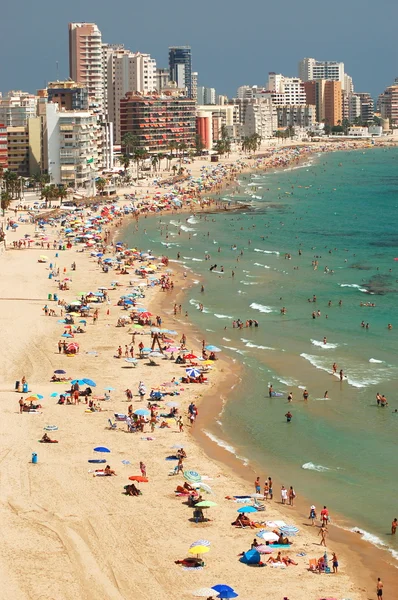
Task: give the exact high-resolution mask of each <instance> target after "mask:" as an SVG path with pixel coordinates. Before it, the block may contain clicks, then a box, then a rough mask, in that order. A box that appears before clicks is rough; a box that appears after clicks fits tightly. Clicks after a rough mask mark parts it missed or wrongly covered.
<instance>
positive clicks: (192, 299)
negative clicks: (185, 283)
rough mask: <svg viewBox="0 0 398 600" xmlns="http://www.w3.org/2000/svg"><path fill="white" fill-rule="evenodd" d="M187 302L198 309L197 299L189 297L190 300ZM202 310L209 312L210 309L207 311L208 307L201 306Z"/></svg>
mask: <svg viewBox="0 0 398 600" xmlns="http://www.w3.org/2000/svg"><path fill="white" fill-rule="evenodd" d="M189 304H190V305H191V306H194V307H195V308H197V309H198V310H200V303H199V302H198V301H197V300H195V298H191V299H190V301H189ZM202 312H204V313H209V312H210V311H209V309H207V308H206V307H203V311H202Z"/></svg>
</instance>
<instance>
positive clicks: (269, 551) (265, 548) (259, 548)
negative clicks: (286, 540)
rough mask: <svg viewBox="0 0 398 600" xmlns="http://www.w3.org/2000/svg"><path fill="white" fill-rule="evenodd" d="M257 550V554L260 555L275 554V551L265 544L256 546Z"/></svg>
mask: <svg viewBox="0 0 398 600" xmlns="http://www.w3.org/2000/svg"><path fill="white" fill-rule="evenodd" d="M256 550H257V552H260V554H272V553H273V549H272V548H270V547H269V546H266V545H265V544H260V545H259V546H256Z"/></svg>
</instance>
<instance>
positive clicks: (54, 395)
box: [50, 392, 61, 398]
mask: <svg viewBox="0 0 398 600" xmlns="http://www.w3.org/2000/svg"><path fill="white" fill-rule="evenodd" d="M60 395H61V394H60V392H53V393H52V394H50V398H56V397H57V396H60Z"/></svg>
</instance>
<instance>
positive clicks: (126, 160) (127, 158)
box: [119, 154, 130, 175]
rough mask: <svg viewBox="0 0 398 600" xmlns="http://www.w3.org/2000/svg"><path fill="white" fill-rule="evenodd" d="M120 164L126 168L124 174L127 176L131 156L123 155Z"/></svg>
mask: <svg viewBox="0 0 398 600" xmlns="http://www.w3.org/2000/svg"><path fill="white" fill-rule="evenodd" d="M119 162H120V164H121V165H122V167H123V168H124V174H125V175H126V173H127V169H128V168H129V166H130V156H129V155H128V154H122V155H121V156H120V157H119Z"/></svg>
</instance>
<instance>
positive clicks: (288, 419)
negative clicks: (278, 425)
mask: <svg viewBox="0 0 398 600" xmlns="http://www.w3.org/2000/svg"><path fill="white" fill-rule="evenodd" d="M285 417H286V423H290V421H291V420H292V418H293V415H292V413H291V412H290V410H288V411H287V413H286V414H285Z"/></svg>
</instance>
